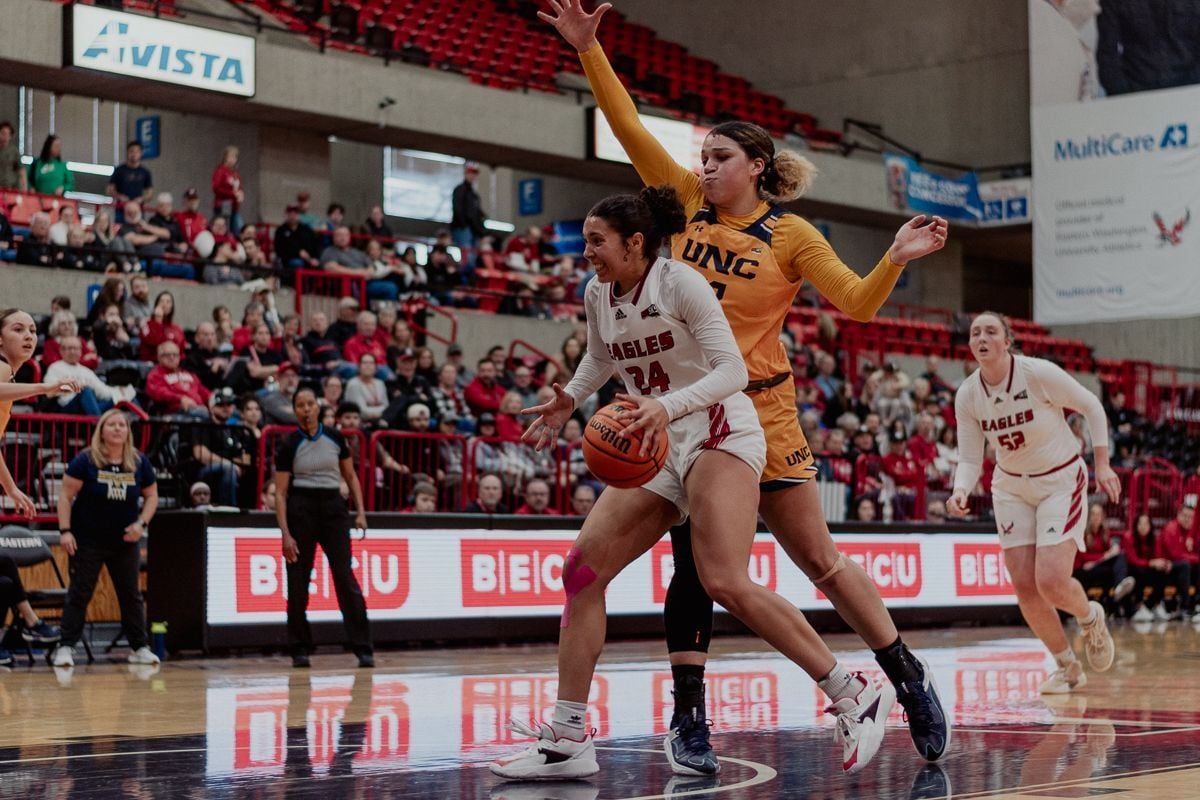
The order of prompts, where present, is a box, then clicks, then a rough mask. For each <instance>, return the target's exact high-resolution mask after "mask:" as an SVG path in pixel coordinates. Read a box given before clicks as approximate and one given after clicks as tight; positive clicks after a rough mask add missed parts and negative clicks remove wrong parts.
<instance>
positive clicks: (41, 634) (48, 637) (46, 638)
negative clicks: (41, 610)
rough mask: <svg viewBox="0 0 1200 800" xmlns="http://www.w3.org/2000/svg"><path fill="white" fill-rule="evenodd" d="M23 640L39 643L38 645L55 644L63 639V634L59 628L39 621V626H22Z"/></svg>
mask: <svg viewBox="0 0 1200 800" xmlns="http://www.w3.org/2000/svg"><path fill="white" fill-rule="evenodd" d="M21 638H22V639H24V640H25V641H27V642H37V643H38V644H54V643H55V642H57V641H58V640H59V639H61V638H62V634H61V633H60V632H59V630H58V628H55V627H53V626H51V625H47V624H46V623H44V622H42V621H41V620H40V619H39V620H38V623H37V625H34V626H33V627H27V626H25V625H21Z"/></svg>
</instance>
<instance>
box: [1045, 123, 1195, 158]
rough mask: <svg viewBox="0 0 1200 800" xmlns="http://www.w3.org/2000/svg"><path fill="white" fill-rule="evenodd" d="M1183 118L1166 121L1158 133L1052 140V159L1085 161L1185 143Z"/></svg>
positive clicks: (1142, 153)
mask: <svg viewBox="0 0 1200 800" xmlns="http://www.w3.org/2000/svg"><path fill="white" fill-rule="evenodd" d="M1188 138H1189V137H1188V126H1187V123H1186V122H1176V123H1172V124H1170V125H1167V126H1166V127H1165V128H1163V130H1162V132H1161V133H1157V134H1155V133H1137V134H1127V133H1122V132H1113V133H1105V134H1101V135H1099V136H1085V137H1083V138H1082V139H1059V140H1058V141H1056V142H1055V143H1054V160H1055V161H1088V160H1091V159H1095V158H1120V157H1122V156H1133V155H1144V154H1146V153H1154V152H1157V151H1159V150H1171V149H1185V148H1187V147H1188Z"/></svg>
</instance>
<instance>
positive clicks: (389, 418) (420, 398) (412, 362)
mask: <svg viewBox="0 0 1200 800" xmlns="http://www.w3.org/2000/svg"><path fill="white" fill-rule="evenodd" d="M395 356H396V358H395V362H394V364H395V367H396V374H395V375H394V376H393V377H392V379H391V380H390V381H389V382H388V394H389V395H390V396H391V398H392V402H391V404H390V405H389V406H388V408H387V410H386V411H384V412H383V419H384V421H385V422H386V423H387V424H388V425H391V426H393V427H397V426H399V427H403V425H402V424H400V423H401V422H402V420H403V417H402V414H403V413H404V412H405V411H406V409H407V408H408V406H409V405H410V404H412V403H424V404H425V405H427V406H428V405H431V404H432V403H433V388H432V387H431V386H430V385H429V384H428V383H427V382H426V381H425V379H424V378H423V377H421V376H420V375H418V374H417V353H416V351H415V350H413V349H412V348H411V347H406V348H405V349H403V350H401V351H400V352H398V353H396V354H395Z"/></svg>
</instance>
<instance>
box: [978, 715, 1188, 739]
mask: <svg viewBox="0 0 1200 800" xmlns="http://www.w3.org/2000/svg"><path fill="white" fill-rule="evenodd" d="M1055 724H1069V725H1097V724H1099V725H1113V726H1117V725H1127V726H1129V727H1148V725H1149V724H1148V723H1140V722H1126V721H1122V720H1113V719H1064V720H1059V721H1057V722H1056V723H1055ZM954 730H955V731H963V732H966V733H982V734H988V733H991V734H998V733H1003V734H1025V735H1027V736H1102V735H1105V736H1109V735H1111V736H1116V737H1120V738H1126V739H1136V738H1138V737H1141V736H1167V735H1170V734H1173V733H1192V732H1195V731H1200V725H1188V726H1185V727H1179V728H1159V729H1158V730H1151V731H1138V732H1136V733H1118V732H1116V731H1113V732H1112V733H1111V734H1107V733H1100V732H1097V733H1092V732H1090V731H1088V732H1084V731H1052V730H1044V731H1043V730H1015V729H1011V728H1002V727H999V726H991V727H986V728H967V727H961V726H958V725H955V726H954Z"/></svg>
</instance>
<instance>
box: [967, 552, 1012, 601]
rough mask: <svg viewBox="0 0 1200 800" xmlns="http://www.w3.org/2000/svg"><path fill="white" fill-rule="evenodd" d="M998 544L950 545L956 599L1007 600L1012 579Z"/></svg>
mask: <svg viewBox="0 0 1200 800" xmlns="http://www.w3.org/2000/svg"><path fill="white" fill-rule="evenodd" d="M1003 553H1004V551H1003V550H1001V548H1000V545H999V544H964V543H961V542H959V543H955V545H954V586H955V590H954V591H955V594H956V595H957V596H958V597H1009V596H1011V595H1012V594H1013V586H1012V579H1011V578H1010V577H1009V575H1008V570H1007V569H1005V567H1004V554H1003Z"/></svg>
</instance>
